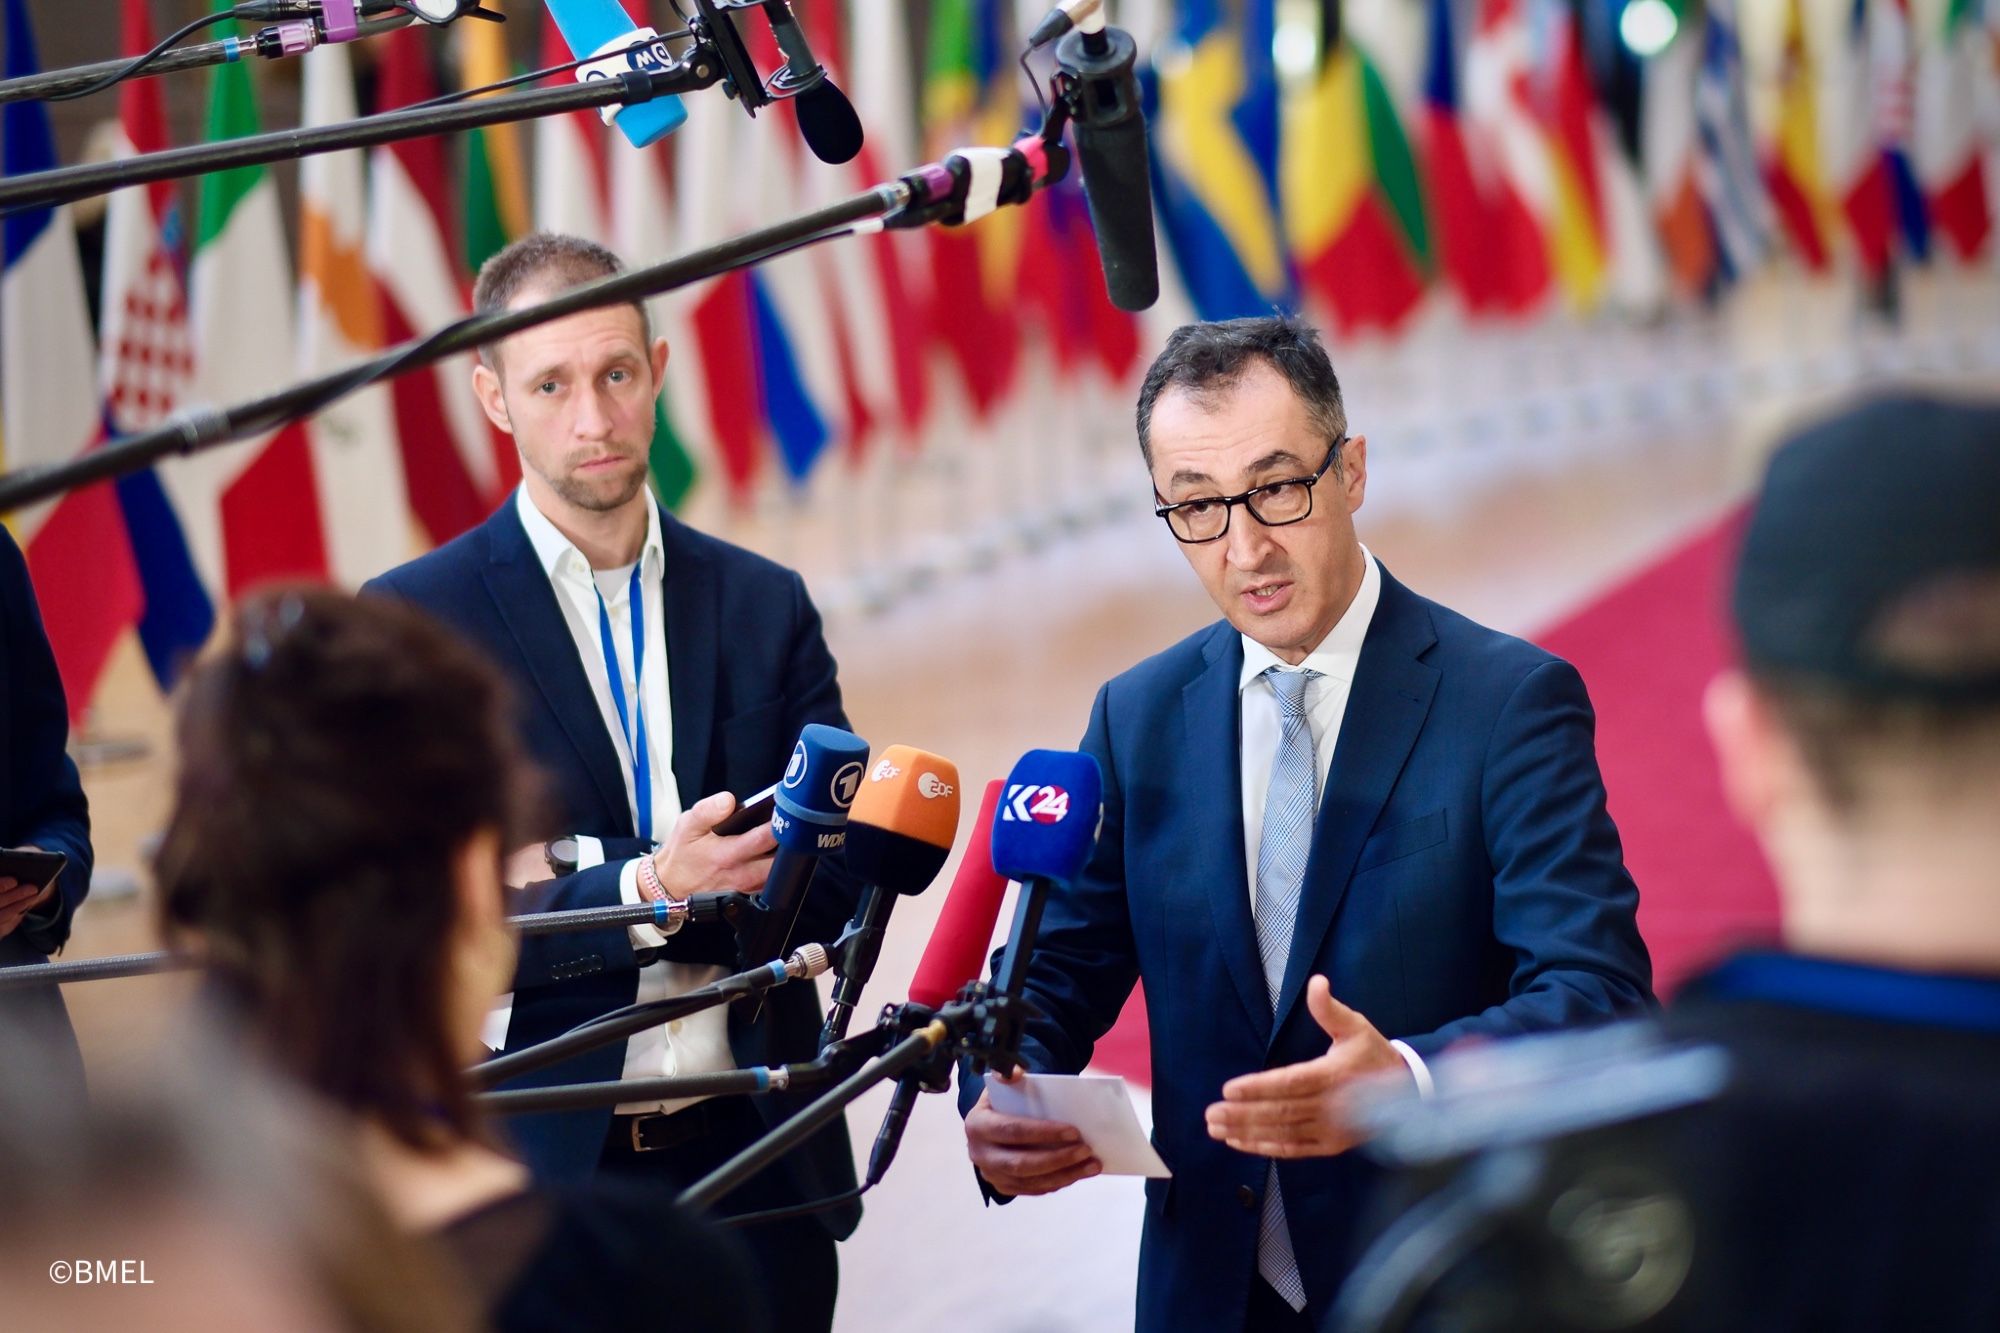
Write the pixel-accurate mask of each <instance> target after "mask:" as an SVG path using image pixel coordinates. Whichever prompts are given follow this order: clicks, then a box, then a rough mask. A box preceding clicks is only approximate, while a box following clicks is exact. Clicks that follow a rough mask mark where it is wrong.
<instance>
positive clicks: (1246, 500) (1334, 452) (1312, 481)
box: [1153, 435, 1352, 546]
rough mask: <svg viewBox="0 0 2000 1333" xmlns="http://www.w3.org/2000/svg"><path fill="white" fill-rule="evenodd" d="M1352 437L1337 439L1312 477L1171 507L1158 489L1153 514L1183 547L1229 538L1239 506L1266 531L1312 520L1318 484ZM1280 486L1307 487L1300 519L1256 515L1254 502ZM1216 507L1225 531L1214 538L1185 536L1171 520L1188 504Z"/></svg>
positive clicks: (1283, 480) (1285, 479)
mask: <svg viewBox="0 0 2000 1333" xmlns="http://www.w3.org/2000/svg"><path fill="white" fill-rule="evenodd" d="M1351 438H1352V437H1351V436H1347V435H1342V436H1341V437H1340V438H1339V439H1337V440H1335V441H1334V442H1333V444H1332V445H1331V446H1330V447H1329V448H1328V449H1327V451H1326V461H1324V462H1322V463H1321V464H1320V465H1319V471H1317V472H1315V473H1313V474H1312V475H1311V476H1310V477H1281V478H1279V479H1278V480H1277V481H1267V482H1265V483H1264V484H1263V485H1262V486H1252V487H1251V488H1250V489H1249V490H1247V491H1244V492H1243V493H1242V494H1240V495H1198V496H1196V497H1195V498H1194V499H1192V500H1176V501H1174V502H1173V503H1172V504H1168V503H1167V501H1166V499H1165V497H1163V496H1162V495H1161V494H1160V493H1159V492H1158V491H1157V490H1156V491H1154V492H1153V513H1154V515H1155V516H1156V517H1157V518H1158V519H1159V520H1160V521H1161V522H1162V523H1165V524H1166V525H1167V531H1168V532H1171V533H1173V534H1174V540H1175V541H1177V542H1179V543H1180V544H1181V545H1183V546H1206V545H1208V543H1210V542H1219V541H1221V540H1222V539H1223V538H1224V537H1227V536H1228V535H1229V524H1230V522H1231V521H1232V520H1233V519H1234V518H1235V509H1236V506H1237V505H1242V506H1243V507H1244V508H1245V509H1247V510H1249V511H1250V517H1251V518H1254V519H1256V520H1257V521H1258V522H1259V523H1261V524H1263V525H1264V526H1265V527H1267V528H1288V527H1290V526H1291V525H1292V524H1294V523H1303V522H1305V521H1306V520H1307V519H1309V518H1311V517H1312V512H1313V490H1314V488H1315V487H1316V486H1317V485H1318V484H1319V479H1320V478H1321V477H1324V476H1325V475H1326V470H1327V469H1328V468H1330V467H1332V466H1333V461H1334V460H1335V459H1336V458H1339V457H1340V446H1341V445H1343V444H1346V443H1347V442H1348V440H1349V439H1351ZM1280 486H1304V487H1305V488H1306V512H1305V513H1303V514H1300V515H1299V516H1298V517H1297V518H1281V519H1279V520H1278V521H1277V522H1275V523H1274V522H1272V521H1271V520H1270V519H1268V518H1265V517H1264V516H1263V515H1262V514H1260V513H1258V512H1257V505H1256V503H1255V500H1256V497H1257V496H1260V495H1263V494H1264V493H1266V492H1267V491H1274V490H1276V489H1277V488H1278V487H1280ZM1214 504H1219V505H1221V506H1222V531H1220V532H1218V533H1216V534H1215V535H1214V536H1213V537H1183V536H1181V534H1180V533H1179V531H1177V530H1176V529H1175V527H1174V522H1173V518H1172V515H1173V513H1174V511H1175V510H1177V509H1185V508H1187V507H1188V506H1189V505H1214Z"/></svg>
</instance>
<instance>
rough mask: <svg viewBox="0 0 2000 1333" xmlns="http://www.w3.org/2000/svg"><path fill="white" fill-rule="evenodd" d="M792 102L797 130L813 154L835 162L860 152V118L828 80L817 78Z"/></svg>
mask: <svg viewBox="0 0 2000 1333" xmlns="http://www.w3.org/2000/svg"><path fill="white" fill-rule="evenodd" d="M792 103H793V106H794V107H795V108H796V109H797V111H798V113H799V133H800V134H802V135H804V136H805V141H806V147H808V148H810V149H812V155H813V156H814V157H816V158H818V159H819V160H820V161H822V162H832V163H835V164H838V163H841V162H852V161H853V160H854V159H855V157H856V156H858V155H859V154H860V152H861V117H860V116H858V115H856V114H855V113H854V103H852V102H850V101H848V100H847V94H846V93H844V92H842V91H840V89H839V88H837V87H835V86H834V82H833V80H832V79H830V78H822V79H820V80H818V81H817V82H815V83H814V84H813V85H812V86H811V87H809V88H807V89H806V90H805V91H804V92H802V93H800V94H799V95H798V96H797V97H795V98H793V99H792Z"/></svg>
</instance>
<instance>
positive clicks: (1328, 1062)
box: [1208, 977, 1410, 1157]
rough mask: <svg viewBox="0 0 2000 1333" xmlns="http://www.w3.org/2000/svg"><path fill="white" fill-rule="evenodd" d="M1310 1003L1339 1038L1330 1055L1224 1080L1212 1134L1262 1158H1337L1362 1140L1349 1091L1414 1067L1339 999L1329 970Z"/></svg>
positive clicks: (1309, 989)
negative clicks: (1349, 1111) (1352, 1122)
mask: <svg viewBox="0 0 2000 1333" xmlns="http://www.w3.org/2000/svg"><path fill="white" fill-rule="evenodd" d="M1306 1007H1307V1009H1308V1010H1309V1011H1310V1012H1311V1013H1312V1016H1313V1019H1314V1020H1315V1021H1316V1022H1317V1023H1318V1024H1319V1025H1320V1027H1321V1029H1323V1030H1324V1031H1325V1032H1326V1035H1327V1036H1329V1037H1331V1038H1333V1045H1332V1047H1331V1048H1330V1049H1329V1050H1328V1051H1327V1053H1326V1054H1325V1055H1322V1056H1320V1057H1319V1058H1318V1059H1315V1060H1306V1061H1303V1062H1301V1063H1299V1064H1295V1065H1285V1066H1283V1067H1282V1068H1279V1069H1267V1070H1264V1071H1263V1072H1262V1073H1257V1074H1245V1075H1243V1076H1242V1077H1240V1078H1233V1079H1230V1080H1229V1082H1227V1083H1225V1084H1223V1085H1222V1100H1221V1101H1219V1102H1216V1103H1215V1104H1214V1105H1212V1106H1210V1107H1209V1108H1208V1136H1209V1137H1210V1138H1212V1139H1220V1140H1222V1142H1224V1143H1226V1144H1228V1145H1229V1146H1230V1147H1232V1148H1234V1149H1236V1150H1237V1151H1238V1152H1245V1153H1249V1154H1251V1155H1252V1156H1256V1157H1332V1156H1334V1155H1335V1154H1337V1153H1344V1152H1346V1151H1347V1150H1348V1149H1349V1148H1352V1147H1353V1146H1354V1145H1355V1144H1356V1143H1358V1142H1360V1140H1361V1136H1360V1135H1359V1134H1358V1133H1356V1132H1355V1131H1354V1129H1353V1127H1352V1126H1351V1125H1350V1123H1349V1121H1348V1117H1347V1106H1346V1102H1347V1090H1348V1089H1349V1088H1350V1087H1352V1086H1353V1085H1354V1084H1355V1083H1357V1082H1359V1081H1360V1080H1363V1079H1367V1078H1371V1077H1376V1076H1379V1075H1383V1074H1391V1075H1393V1074H1398V1073H1400V1074H1401V1075H1402V1076H1403V1077H1405V1078H1408V1077H1410V1069H1409V1066H1408V1065H1406V1064H1404V1063H1403V1057H1402V1056H1401V1055H1399V1054H1397V1052H1396V1048H1395V1047H1393V1046H1391V1045H1390V1044H1389V1042H1388V1039H1387V1038H1385V1037H1384V1036H1383V1035H1382V1034H1381V1033H1380V1032H1377V1031H1376V1030H1375V1025H1374V1024H1372V1023H1370V1022H1369V1021H1368V1020H1367V1019H1365V1018H1363V1017H1362V1016H1361V1015H1360V1014H1357V1013H1355V1012H1354V1010H1352V1009H1349V1008H1348V1007H1347V1006H1346V1005H1344V1004H1342V1003H1341V1002H1340V1001H1338V1000H1336V999H1334V998H1333V989H1332V987H1330V986H1329V985H1328V984H1327V980H1326V978H1325V977H1314V978H1313V979H1312V980H1311V981H1310V982H1308V983H1307V985H1306Z"/></svg>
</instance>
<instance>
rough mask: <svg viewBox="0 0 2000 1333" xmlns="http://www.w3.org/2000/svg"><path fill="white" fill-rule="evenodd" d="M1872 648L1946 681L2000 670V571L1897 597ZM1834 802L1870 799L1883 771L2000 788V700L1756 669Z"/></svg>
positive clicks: (1957, 785) (1944, 784)
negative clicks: (1890, 689) (1889, 690)
mask: <svg viewBox="0 0 2000 1333" xmlns="http://www.w3.org/2000/svg"><path fill="white" fill-rule="evenodd" d="M1868 639H1869V642H1868V643H1867V645H1866V646H1865V652H1866V654H1867V656H1868V657H1869V658H1870V659H1871V660H1875V661H1878V662H1880V663H1881V664H1882V665H1883V666H1884V667H1886V668H1890V669H1893V670H1897V671H1902V672H1921V673H1924V674H1928V675H1932V676H1935V677H1938V678H1940V679H1951V678H1954V677H1956V678H1975V677H1981V676H1985V677H1991V676H1993V675H1994V674H1995V673H2000V576H1996V575H1992V574H1987V575H1984V576H1964V575H1961V576H1955V577H1947V578H1944V579H1940V580H1937V581H1935V582H1933V583H1932V584H1931V585H1930V586H1928V587H1923V588H1919V589H1918V590H1917V591H1916V592H1914V593H1913V594H1908V595H1905V596H1903V597H1901V598H1898V599H1897V600H1896V601H1894V602H1892V603H1891V604H1890V605H1889V606H1888V607H1886V608H1885V609H1884V612H1883V614H1882V615H1881V616H1879V617H1878V619H1877V621H1876V623H1875V626H1874V628H1873V630H1872V631H1871V633H1870V634H1869V636H1868ZM1750 675H1751V679H1752V682H1753V683H1754V685H1755V686H1756V688H1757V691H1758V693H1759V694H1761V695H1762V696H1763V697H1764V699H1765V701H1766V702H1767V703H1769V704H1770V706H1771V708H1772V711H1774V712H1775V713H1776V714H1777V716H1778V721H1779V724H1780V725H1781V726H1782V727H1783V728H1784V729H1785V731H1786V732H1787V733H1789V734H1790V736H1791V737H1792V740H1793V742H1794V743H1795V744H1797V745H1798V747H1799V752H1800V754H1801V756H1802V757H1803V759H1804V761H1805V764H1806V767H1807V769H1808V770H1809V771H1810V772H1811V774H1812V777H1813V780H1814V782H1815V783H1816V784H1817V785H1818V786H1819V789H1820V791H1821V793H1822V794H1823V795H1824V796H1825V798H1826V800H1827V802H1828V804H1829V805H1831V806H1832V807H1833V808H1834V809H1835V810H1836V811H1838V812H1840V813H1843V814H1851V813H1854V812H1855V811H1857V810H1859V809H1860V808H1861V807H1862V806H1863V805H1865V803H1866V800H1867V797H1868V793H1869V790H1870V785H1869V784H1870V783H1871V782H1872V781H1873V780H1874V776H1875V775H1876V774H1878V773H1888V772H1890V771H1892V770H1893V771H1894V772H1895V773H1896V774H1898V775H1899V779H1900V775H1904V774H1908V773H1910V772H1919V773H1928V774H1930V779H1929V781H1930V782H1931V785H1932V786H1934V787H1935V788H1936V789H1937V790H1938V791H1939V792H1940V794H1942V793H1946V792H1950V791H1953V790H1988V789H1991V788H1992V787H1993V786H1994V785H1995V784H2000V698H1995V697H1993V696H1992V695H1990V694H1977V693H1974V694H1964V695H1953V694H1951V693H1949V692H1940V693H1936V694H1930V695H1924V694H1914V693H1904V694H1884V693H1882V692H1879V691H1875V690H1871V689H1867V688H1865V687H1862V686H1857V685H1854V684H1852V683H1849V682H1845V681H1841V680H1838V679H1833V678H1829V677H1827V676H1824V675H1819V674H1814V673H1808V672H1803V671H1798V670H1788V669H1780V668H1773V667H1764V666H1759V665H1757V664H1755V663H1752V664H1751V666H1750Z"/></svg>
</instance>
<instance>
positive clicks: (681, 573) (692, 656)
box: [660, 511, 744, 806]
mask: <svg viewBox="0 0 2000 1333" xmlns="http://www.w3.org/2000/svg"><path fill="white" fill-rule="evenodd" d="M660 545H661V548H662V550H663V552H664V554H665V556H666V560H665V565H666V569H665V572H664V574H663V576H662V577H663V578H664V579H665V584H664V586H663V587H662V588H661V605H663V606H665V607H666V609H667V691H668V694H669V695H670V696H671V697H672V700H673V709H674V781H675V782H676V783H677V784H678V785H679V787H680V793H681V804H682V805H683V806H688V805H692V804H694V803H695V802H696V801H698V800H700V799H701V798H702V797H703V796H705V795H707V794H708V793H707V792H705V791H703V790H702V783H703V781H704V780H705V778H706V777H707V774H708V748H709V742H710V739H711V738H712V736H713V735H714V729H715V691H716V679H717V677H718V676H719V674H720V673H721V669H722V603H721V591H720V589H718V588H717V586H716V581H715V579H714V578H712V577H711V576H710V573H709V570H708V563H709V562H708V556H707V554H706V553H705V552H704V551H702V549H701V547H700V545H699V544H698V543H696V542H695V540H694V538H693V534H692V532H691V531H690V530H689V529H688V528H687V526H686V525H685V524H683V523H681V522H680V521H679V520H677V519H675V518H674V517H673V516H671V515H670V514H667V513H665V512H664V511H662V513H661V514H660ZM738 794H739V795H742V794H744V793H738Z"/></svg>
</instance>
